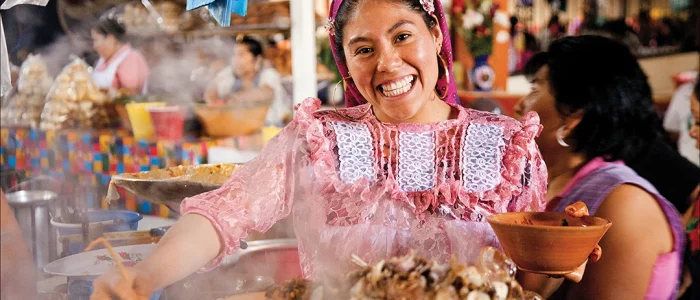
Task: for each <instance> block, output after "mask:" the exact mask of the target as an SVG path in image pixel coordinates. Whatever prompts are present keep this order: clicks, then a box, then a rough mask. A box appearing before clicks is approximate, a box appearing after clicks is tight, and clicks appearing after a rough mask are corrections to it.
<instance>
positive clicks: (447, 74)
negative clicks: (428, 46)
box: [435, 53, 450, 100]
mask: <svg viewBox="0 0 700 300" xmlns="http://www.w3.org/2000/svg"><path fill="white" fill-rule="evenodd" d="M440 65H441V66H442V70H443V71H444V72H445V80H447V85H449V84H450V70H449V69H448V68H447V63H446V62H445V59H444V58H442V56H440V53H438V68H440ZM435 92H436V93H437V95H438V97H439V98H440V99H442V100H444V99H445V98H447V93H448V92H447V91H445V93H444V94H443V95H440V91H439V90H437V88H436V90H435Z"/></svg>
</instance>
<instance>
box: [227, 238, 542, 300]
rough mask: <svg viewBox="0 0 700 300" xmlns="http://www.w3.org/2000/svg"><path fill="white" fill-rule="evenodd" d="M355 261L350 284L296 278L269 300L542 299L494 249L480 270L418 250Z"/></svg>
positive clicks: (488, 250)
mask: <svg viewBox="0 0 700 300" xmlns="http://www.w3.org/2000/svg"><path fill="white" fill-rule="evenodd" d="M353 261H354V262H355V263H356V264H358V265H361V267H362V268H361V269H360V270H357V271H355V272H352V273H350V274H348V276H347V279H348V280H347V282H346V283H345V284H347V285H346V286H343V287H340V288H337V289H334V288H329V289H326V288H325V287H323V286H321V285H316V284H314V283H313V282H311V281H308V280H303V279H294V280H290V281H287V282H285V283H282V284H280V285H276V286H273V287H272V288H271V289H270V290H268V291H267V293H266V294H265V296H266V299H270V300H290V299H300V300H306V299H440V300H443V299H444V300H452V299H454V300H462V299H468V300H472V299H474V300H479V299H503V300H505V299H542V297H541V296H539V295H537V294H535V293H532V292H526V291H523V289H522V287H521V286H520V284H518V282H517V281H516V280H515V277H514V276H515V269H514V266H513V262H512V261H510V260H509V259H508V258H507V257H506V256H505V255H504V254H503V253H501V252H500V251H498V250H496V249H495V248H492V247H487V248H484V249H483V250H482V252H481V256H480V258H479V262H478V263H477V264H476V265H475V266H467V265H464V264H460V263H458V262H457V260H456V259H455V258H453V259H452V260H451V261H450V263H449V264H445V265H442V264H438V263H436V262H434V261H432V260H430V259H427V258H425V257H421V256H419V255H417V254H416V252H414V251H412V252H411V253H409V254H408V255H406V256H402V257H393V258H390V259H389V260H386V261H385V260H382V261H380V262H378V263H376V264H374V265H367V264H366V263H365V262H363V261H361V259H359V258H356V257H355V258H353ZM231 299H233V298H231Z"/></svg>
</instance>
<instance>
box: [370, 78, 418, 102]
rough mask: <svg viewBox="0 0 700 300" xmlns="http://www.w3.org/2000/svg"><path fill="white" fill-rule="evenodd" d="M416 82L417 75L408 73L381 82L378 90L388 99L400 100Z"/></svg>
mask: <svg viewBox="0 0 700 300" xmlns="http://www.w3.org/2000/svg"><path fill="white" fill-rule="evenodd" d="M415 82H416V76H414V75H407V76H403V77H401V78H399V79H395V80H390V81H387V82H384V83H381V84H379V85H378V86H377V91H379V93H381V94H382V96H384V97H385V98H388V100H398V98H400V96H404V95H407V94H408V93H409V92H410V91H411V90H412V89H413V86H414V85H415V84H414V83H415Z"/></svg>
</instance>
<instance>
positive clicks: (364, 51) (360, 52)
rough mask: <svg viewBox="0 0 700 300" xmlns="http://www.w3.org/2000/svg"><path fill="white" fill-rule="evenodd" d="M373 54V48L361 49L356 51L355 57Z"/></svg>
mask: <svg viewBox="0 0 700 300" xmlns="http://www.w3.org/2000/svg"><path fill="white" fill-rule="evenodd" d="M369 53H372V48H367V47H365V48H360V49H357V51H355V55H360V54H369Z"/></svg>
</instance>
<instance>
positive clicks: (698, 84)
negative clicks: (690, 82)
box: [693, 75, 700, 102]
mask: <svg viewBox="0 0 700 300" xmlns="http://www.w3.org/2000/svg"><path fill="white" fill-rule="evenodd" d="M693 93H694V94H695V100H698V102H700V75H699V76H698V78H697V79H695V88H693Z"/></svg>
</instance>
